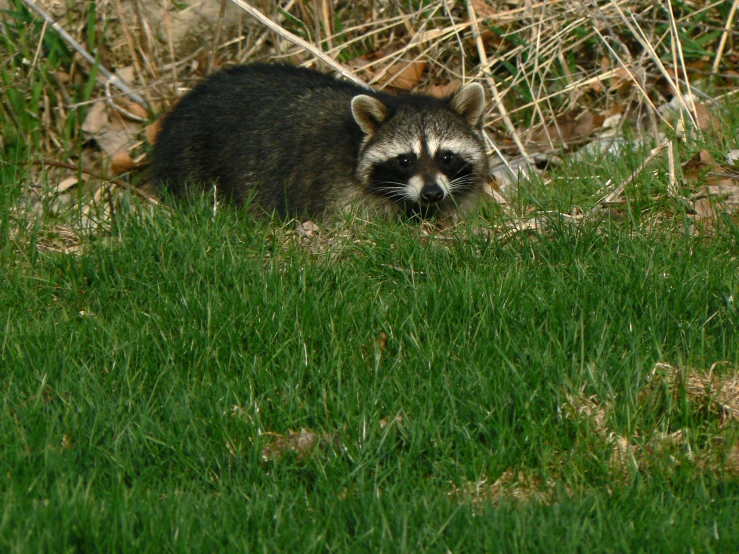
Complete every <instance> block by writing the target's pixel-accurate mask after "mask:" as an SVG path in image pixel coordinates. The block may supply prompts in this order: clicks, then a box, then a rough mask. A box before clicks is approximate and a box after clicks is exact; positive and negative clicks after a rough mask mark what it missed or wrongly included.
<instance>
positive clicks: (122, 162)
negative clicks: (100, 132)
mask: <svg viewBox="0 0 739 554" xmlns="http://www.w3.org/2000/svg"><path fill="white" fill-rule="evenodd" d="M135 167H136V163H135V162H134V161H133V158H131V155H130V154H129V153H128V152H127V151H126V150H121V151H120V152H118V153H117V154H116V155H115V156H113V161H112V162H111V164H110V171H111V172H112V173H113V175H120V174H121V173H126V172H127V171H131V170H132V169H134V168H135Z"/></svg>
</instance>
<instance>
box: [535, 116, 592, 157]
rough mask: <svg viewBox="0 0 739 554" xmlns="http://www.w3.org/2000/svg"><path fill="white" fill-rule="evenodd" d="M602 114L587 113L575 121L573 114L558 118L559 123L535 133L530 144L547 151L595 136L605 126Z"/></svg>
mask: <svg viewBox="0 0 739 554" xmlns="http://www.w3.org/2000/svg"><path fill="white" fill-rule="evenodd" d="M603 121H605V117H604V116H603V115H601V114H594V113H592V112H585V113H583V114H580V116H579V117H577V119H575V118H574V117H573V116H572V115H571V114H568V115H564V116H562V117H558V118H557V123H556V124H552V125H547V126H546V127H545V128H544V129H540V130H538V131H536V132H534V133H533V134H532V136H531V139H530V140H529V141H528V142H531V143H534V144H535V145H537V146H539V147H541V148H544V149H547V148H550V147H551V145H554V146H557V145H560V144H572V143H575V142H577V141H579V140H582V139H583V138H585V137H588V136H590V135H591V134H593V133H594V132H595V131H596V130H597V129H600V127H601V126H602V125H603Z"/></svg>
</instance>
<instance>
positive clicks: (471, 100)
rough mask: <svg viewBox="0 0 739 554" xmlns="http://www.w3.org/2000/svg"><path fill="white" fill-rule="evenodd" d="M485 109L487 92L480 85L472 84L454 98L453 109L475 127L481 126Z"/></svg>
mask: <svg viewBox="0 0 739 554" xmlns="http://www.w3.org/2000/svg"><path fill="white" fill-rule="evenodd" d="M484 108H485V90H483V88H482V85H480V84H479V83H470V84H469V85H467V86H466V87H464V88H463V89H462V90H460V91H459V92H457V93H456V94H455V95H454V96H453V97H452V109H453V110H454V111H455V112H457V113H458V114H459V115H461V116H462V117H464V118H465V119H466V120H467V123H469V124H470V125H472V126H473V127H478V126H479V125H480V118H481V117H482V111H483V109H484Z"/></svg>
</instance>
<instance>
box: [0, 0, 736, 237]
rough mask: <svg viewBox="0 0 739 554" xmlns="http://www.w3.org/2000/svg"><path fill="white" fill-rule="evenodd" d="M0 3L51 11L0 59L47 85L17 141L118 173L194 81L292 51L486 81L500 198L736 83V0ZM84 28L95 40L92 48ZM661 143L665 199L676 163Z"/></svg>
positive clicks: (9, 108) (705, 122)
mask: <svg viewBox="0 0 739 554" xmlns="http://www.w3.org/2000/svg"><path fill="white" fill-rule="evenodd" d="M4 3H5V4H10V5H13V6H15V7H16V8H22V7H23V6H24V5H25V6H26V7H27V9H31V12H30V13H33V14H34V17H35V18H36V21H39V22H40V21H43V17H46V18H47V21H46V22H45V23H44V24H43V26H42V27H41V28H40V29H39V25H36V26H33V25H30V24H29V25H28V26H27V28H26V29H25V30H24V31H22V32H21V35H23V36H22V39H18V40H24V41H26V42H27V43H28V44H29V45H30V51H32V52H33V55H32V56H31V57H32V59H31V60H26V61H25V62H23V63H22V64H20V65H14V64H17V63H18V60H17V59H16V58H14V57H13V56H9V57H8V58H7V59H6V60H5V61H4V62H0V68H2V69H5V71H6V75H7V77H6V79H5V82H4V84H3V85H2V88H3V89H4V90H9V89H11V88H12V89H14V90H17V91H27V92H26V94H27V95H28V96H29V98H30V95H31V90H32V88H33V85H34V84H37V83H38V82H39V80H40V81H42V82H43V84H44V86H42V87H41V89H40V94H39V95H38V98H39V100H38V102H39V104H40V106H42V108H41V109H40V110H39V114H40V116H39V121H38V123H37V125H36V126H35V127H34V128H33V129H32V130H28V129H21V133H20V135H21V139H20V140H22V141H25V142H26V143H28V144H33V143H34V142H35V143H36V144H38V146H39V147H38V148H32V149H31V157H32V158H33V159H36V160H39V159H50V160H56V161H70V162H72V163H73V164H74V165H76V166H78V167H80V168H81V169H82V170H83V171H86V172H89V173H93V174H101V175H104V176H107V177H108V178H110V177H111V176H114V175H121V174H122V175H123V176H124V178H125V179H128V174H129V173H133V174H136V173H137V172H139V170H140V169H141V168H142V167H144V166H145V165H146V163H147V154H148V151H149V150H150V147H151V144H152V143H153V142H154V140H155V138H156V129H157V127H156V123H155V120H156V118H157V117H158V116H159V115H160V114H161V113H163V112H166V110H168V109H169V108H170V107H171V106H172V105H173V104H174V103H176V102H177V99H178V98H180V97H181V96H182V94H184V93H185V92H186V91H187V90H188V89H189V88H191V87H192V86H193V84H194V83H196V82H197V81H198V80H200V79H202V78H203V77H205V76H206V75H207V74H208V73H209V72H212V71H215V70H217V69H219V68H222V67H226V66H228V65H232V64H237V63H248V62H250V61H279V62H287V63H293V64H300V65H304V66H311V67H316V68H318V69H322V70H327V71H333V72H336V73H339V74H341V75H343V76H344V77H345V78H349V79H354V80H356V81H358V82H363V83H366V84H368V85H371V86H374V87H377V88H390V89H392V88H396V89H403V90H414V91H429V92H430V93H432V94H449V93H450V92H452V91H454V90H456V89H457V88H458V87H459V86H461V85H462V84H463V83H465V82H468V81H470V80H479V81H481V82H482V83H483V84H484V86H485V87H486V89H487V92H488V98H489V110H488V113H487V118H486V125H485V129H486V135H487V138H488V144H489V147H490V149H489V152H490V156H491V160H492V165H493V172H492V175H491V182H490V184H491V187H490V189H489V192H490V194H491V195H492V196H493V197H494V200H495V201H496V202H498V203H505V202H506V199H505V196H510V195H511V194H513V192H514V191H515V186H512V185H515V183H516V182H517V180H518V179H519V177H521V176H523V177H526V176H527V175H530V174H531V173H533V172H536V173H542V171H541V169H537V167H539V168H541V167H544V166H546V165H552V164H556V163H557V161H558V160H559V157H560V156H561V155H562V154H563V153H568V152H572V151H575V150H578V149H581V148H583V147H584V146H586V147H588V148H593V147H597V149H596V150H595V151H600V150H607V149H608V148H610V147H612V145H613V143H614V139H615V137H617V136H619V135H620V134H621V131H622V129H623V128H624V126H628V127H629V128H631V129H632V130H635V131H636V132H637V133H641V134H643V135H644V136H646V137H649V136H652V137H654V138H655V139H656V141H657V143H662V144H665V142H664V140H665V135H664V134H663V133H665V132H667V133H668V134H669V133H677V136H678V137H680V136H682V137H685V138H688V137H692V138H699V137H700V136H701V135H702V134H705V133H714V134H715V133H719V131H717V129H716V122H717V121H718V120H720V117H716V115H715V114H717V113H718V114H720V109H721V108H720V98H721V97H725V96H727V95H732V94H734V92H735V90H736V85H737V83H739V71H738V70H739V51H737V40H736V39H737V37H738V36H739V32H738V31H737V30H736V29H737V28H736V25H734V22H735V21H734V20H735V18H736V13H735V12H736V5H737V1H735V2H733V3H732V5H731V6H728V5H726V3H722V2H714V3H690V2H688V3H686V4H684V7H683V8H682V9H683V11H682V12H677V11H676V9H675V7H674V6H672V5H671V4H670V3H669V2H667V3H663V4H659V3H658V4H655V3H653V2H646V1H642V0H629V1H625V0H608V1H577V2H564V1H559V0H554V1H549V2H537V3H530V2H520V1H518V0H506V1H503V0H471V1H470V2H457V1H453V0H434V1H431V2H427V3H425V5H424V3H416V2H400V1H397V0H367V1H362V2H349V1H345V0H311V1H308V0H281V1H279V2H271V1H265V0H261V1H257V0H252V1H250V2H247V1H245V0H238V1H234V0H222V1H212V2H192V3H188V4H187V5H179V4H177V5H175V3H173V2H171V1H170V0H162V1H161V2H143V1H142V0H130V1H124V0H98V1H96V2H94V3H88V2H73V3H69V2H61V1H59V0H4ZM699 18H700V19H699ZM90 22H93V23H94V25H90ZM678 30H679V31H678ZM62 31H63V32H64V33H66V34H67V35H68V36H69V39H65V40H67V42H68V43H69V44H70V46H69V48H70V49H72V48H73V46H71V44H72V42H71V41H76V43H77V44H78V45H77V46H76V48H77V52H76V53H74V56H73V57H72V58H71V59H70V60H69V62H67V63H63V64H62V66H61V67H60V69H59V70H57V71H55V72H52V73H46V74H41V73H42V68H43V62H44V56H45V48H43V47H42V46H43V37H44V36H45V35H46V34H48V33H60V32H62ZM91 33H92V35H94V36H91ZM91 43H95V45H96V47H95V49H94V51H92V52H87V50H86V48H87V47H88V45H89V44H91ZM683 43H685V44H683ZM696 44H700V48H698V47H696V46H695V45H696ZM700 49H702V53H701V50H700ZM95 57H96V58H97V59H98V60H99V67H100V71H99V72H98V77H97V80H96V85H95V87H94V88H93V90H92V93H91V97H90V98H89V100H88V99H86V100H83V101H79V95H80V90H81V89H82V88H84V83H85V81H86V80H87V79H89V77H90V75H91V73H92V72H93V66H92V64H91V63H90V62H89V59H94V58H95ZM703 90H710V91H713V92H712V94H713V97H711V96H710V95H708V94H706V93H705V92H701V91H703ZM691 92H692V94H690V93H691ZM670 101H671V103H670ZM0 104H2V107H3V113H4V114H5V117H7V118H9V119H13V118H14V117H15V118H16V119H17V115H16V114H14V113H13V110H14V109H15V108H14V106H13V105H11V103H9V102H7V101H2V102H0ZM669 106H671V109H668V108H669ZM73 112H77V113H78V114H80V115H81V114H83V113H84V119H83V120H80V121H79V122H78V124H77V125H76V126H75V127H74V128H73V129H72V132H71V135H70V133H69V131H66V132H65V122H66V121H67V120H68V118H69V117H70V114H72V113H73ZM0 117H3V115H0ZM152 123H153V124H152ZM670 129H672V131H671V130H670ZM32 135H35V136H37V137H38V138H37V139H34V138H32ZM65 137H68V138H65ZM666 144H667V145H668V149H667V152H668V153H669V159H668V166H669V171H670V175H671V189H670V191H669V194H670V195H671V196H673V197H674V196H677V189H678V186H677V185H678V178H679V176H680V164H681V163H682V162H684V161H686V160H680V159H679V157H677V156H676V155H675V152H674V148H673V144H672V143H671V142H670V141H668V142H667V143H666ZM597 145H600V146H597ZM660 155H663V154H660ZM644 165H646V163H645V164H644ZM71 175H72V173H71V172H70V171H69V170H66V171H65V170H63V169H60V168H58V167H57V168H46V173H45V174H43V175H39V174H38V170H36V169H33V170H32V179H31V180H35V181H40V180H43V179H48V180H49V181H50V182H51V183H52V184H53V185H56V184H58V183H61V182H62V181H64V180H65V179H66V178H68V177H70V176H71ZM545 177H546V174H545ZM632 177H633V176H632ZM628 182H629V181H623V180H621V181H620V186H617V185H618V182H613V183H607V190H608V194H606V196H604V198H603V199H602V201H601V202H600V203H598V206H597V208H596V211H597V210H599V209H600V208H602V207H609V208H614V207H616V208H617V206H618V204H619V202H620V201H621V200H620V198H619V197H620V193H621V192H622V191H623V188H624V186H625V184H628ZM734 185H736V183H733V184H732V186H734ZM71 192H74V191H70V193H71ZM501 192H502V193H503V194H504V196H501V194H500V193H501ZM681 202H683V204H685V205H686V206H687V209H688V211H689V212H690V211H692V212H693V213H694V214H697V216H698V217H699V218H701V217H703V216H702V215H701V214H703V213H704V212H706V217H709V218H712V217H714V216H715V212H711V211H707V210H704V209H703V204H705V202H703V203H700V204H701V205H698V206H696V203H695V201H694V200H693V199H690V198H685V199H681ZM706 202H707V201H706ZM575 217H577V216H575ZM540 219H541V218H540V217H539V219H537V220H535V221H534V220H527V218H523V219H522V218H520V216H518V217H517V218H516V219H515V221H514V222H513V223H512V224H511V225H510V226H507V227H506V229H507V230H509V231H511V232H516V230H517V229H530V228H532V225H533V227H535V228H536V229H538V228H539V223H537V221H539V220H540ZM504 232H506V230H504Z"/></svg>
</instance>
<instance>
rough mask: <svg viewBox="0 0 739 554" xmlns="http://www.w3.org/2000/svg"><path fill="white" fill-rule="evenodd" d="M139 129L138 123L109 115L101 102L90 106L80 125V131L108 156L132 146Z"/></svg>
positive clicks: (118, 115)
mask: <svg viewBox="0 0 739 554" xmlns="http://www.w3.org/2000/svg"><path fill="white" fill-rule="evenodd" d="M139 129H140V125H139V124H138V123H135V122H133V121H129V120H128V119H124V118H123V117H122V116H121V115H120V114H119V113H118V112H115V113H111V112H110V110H109V108H108V106H107V105H106V104H105V102H104V101H102V100H100V101H98V102H95V103H94V104H93V105H92V108H91V109H90V111H89V112H87V117H85V121H84V123H83V124H82V130H83V131H84V132H85V133H87V134H88V135H90V136H91V137H92V138H94V139H95V142H97V143H98V146H100V149H101V150H103V151H104V152H105V153H106V154H108V155H109V156H115V155H116V154H117V153H118V152H120V151H121V150H128V148H129V147H131V146H133V144H134V142H135V138H136V134H137V133H138V132H139Z"/></svg>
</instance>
